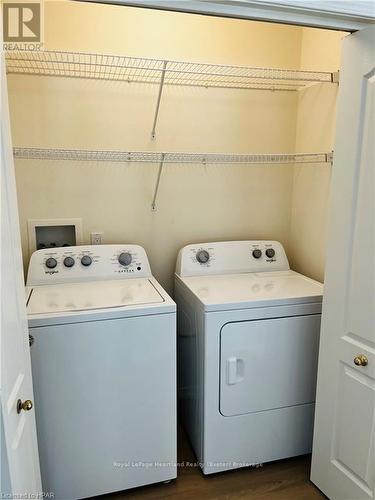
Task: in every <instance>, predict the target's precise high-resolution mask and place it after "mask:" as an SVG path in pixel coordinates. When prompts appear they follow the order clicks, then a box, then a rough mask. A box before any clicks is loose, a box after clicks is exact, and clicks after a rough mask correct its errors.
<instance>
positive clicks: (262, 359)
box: [220, 314, 320, 416]
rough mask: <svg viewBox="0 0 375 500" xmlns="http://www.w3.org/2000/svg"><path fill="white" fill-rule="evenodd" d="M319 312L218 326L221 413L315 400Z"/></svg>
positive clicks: (229, 413) (259, 409)
mask: <svg viewBox="0 0 375 500" xmlns="http://www.w3.org/2000/svg"><path fill="white" fill-rule="evenodd" d="M319 330H320V314H316V315H309V316H295V317H288V318H277V319H265V320H259V321H243V322H235V323H227V324H226V325H224V326H223V328H222V329H221V361H220V363H221V368H220V413H221V414H222V415H224V416H234V415H242V414H245V413H253V412H259V411H265V410H272V409H276V408H284V407H288V406H294V405H301V404H306V403H311V402H313V401H314V400H315V386H316V371H317V360H318V348H319Z"/></svg>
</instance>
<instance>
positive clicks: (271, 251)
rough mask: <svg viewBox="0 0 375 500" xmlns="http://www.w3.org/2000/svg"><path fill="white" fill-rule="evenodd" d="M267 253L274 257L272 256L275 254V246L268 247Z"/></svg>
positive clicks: (268, 255)
mask: <svg viewBox="0 0 375 500" xmlns="http://www.w3.org/2000/svg"><path fill="white" fill-rule="evenodd" d="M266 255H267V257H269V258H270V259H272V257H274V256H275V250H274V249H273V248H267V250H266Z"/></svg>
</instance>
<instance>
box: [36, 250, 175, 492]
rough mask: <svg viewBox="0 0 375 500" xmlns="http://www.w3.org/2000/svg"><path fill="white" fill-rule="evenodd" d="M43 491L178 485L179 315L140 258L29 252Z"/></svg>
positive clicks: (136, 254)
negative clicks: (177, 360) (177, 325)
mask: <svg viewBox="0 0 375 500" xmlns="http://www.w3.org/2000/svg"><path fill="white" fill-rule="evenodd" d="M27 285H28V286H27V296H28V300H27V311H28V320H29V333H30V335H31V337H30V344H31V347H30V349H31V359H32V373H33V383H34V396H35V411H36V421H37V433H38V445H39V454H40V463H41V472H42V482H43V490H44V491H45V492H46V493H48V492H51V493H53V494H54V498H56V499H61V500H73V499H78V498H85V497H91V496H95V495H100V494H105V493H109V492H112V491H119V490H125V489H128V488H133V487H135V486H141V485H145V484H150V483H156V482H159V481H168V480H171V479H173V478H175V477H176V459H177V457H176V324H175V322H176V309H175V303H174V302H173V301H172V299H171V298H170V297H169V296H168V295H167V293H166V292H165V291H164V290H163V288H162V287H161V286H160V285H159V284H158V282H157V281H156V280H155V279H154V278H153V277H152V275H151V270H150V266H149V262H148V259H147V256H146V253H145V251H144V249H143V248H142V247H140V246H137V245H98V246H77V247H66V248H53V249H45V250H38V251H36V252H35V253H34V254H33V255H32V257H31V261H30V267H29V273H28V278H27Z"/></svg>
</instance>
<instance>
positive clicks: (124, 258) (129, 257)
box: [118, 252, 133, 266]
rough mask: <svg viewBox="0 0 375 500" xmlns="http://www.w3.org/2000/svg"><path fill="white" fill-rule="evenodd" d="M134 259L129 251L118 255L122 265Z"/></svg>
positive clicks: (126, 264)
mask: <svg viewBox="0 0 375 500" xmlns="http://www.w3.org/2000/svg"><path fill="white" fill-rule="evenodd" d="M132 260H133V257H132V255H131V254H130V253H129V252H123V253H121V254H120V255H119V256H118V261H119V263H120V264H121V265H122V266H128V265H129V264H131V262H132Z"/></svg>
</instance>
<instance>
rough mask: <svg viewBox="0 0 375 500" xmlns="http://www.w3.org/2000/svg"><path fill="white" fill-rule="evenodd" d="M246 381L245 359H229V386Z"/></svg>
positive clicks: (234, 357) (233, 357)
mask: <svg viewBox="0 0 375 500" xmlns="http://www.w3.org/2000/svg"><path fill="white" fill-rule="evenodd" d="M243 379H244V361H243V359H240V358H237V357H236V356H231V357H229V358H227V384H228V385H234V384H238V383H239V382H242V380H243Z"/></svg>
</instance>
